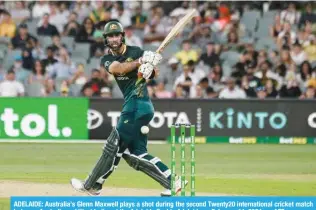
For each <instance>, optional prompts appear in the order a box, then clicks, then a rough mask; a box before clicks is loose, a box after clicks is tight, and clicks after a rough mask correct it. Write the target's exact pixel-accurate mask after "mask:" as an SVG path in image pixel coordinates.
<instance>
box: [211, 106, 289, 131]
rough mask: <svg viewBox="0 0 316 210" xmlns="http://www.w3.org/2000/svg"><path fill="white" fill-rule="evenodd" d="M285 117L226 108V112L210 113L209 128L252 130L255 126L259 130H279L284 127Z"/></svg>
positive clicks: (280, 114)
mask: <svg viewBox="0 0 316 210" xmlns="http://www.w3.org/2000/svg"><path fill="white" fill-rule="evenodd" d="M286 124H287V116H286V115H285V114H284V113H282V112H274V113H268V112H235V110H234V109H232V108H228V109H227V110H226V112H210V128H215V129H223V128H231V129H232V128H239V129H241V128H246V129H252V128H254V127H255V126H256V127H258V128H259V129H264V128H266V125H270V127H271V128H273V129H276V130H279V129H282V128H284V127H285V126H286Z"/></svg>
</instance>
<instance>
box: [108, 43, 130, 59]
mask: <svg viewBox="0 0 316 210" xmlns="http://www.w3.org/2000/svg"><path fill="white" fill-rule="evenodd" d="M109 50H110V53H111V54H112V55H113V56H115V54H114V53H113V51H112V50H111V49H109ZM126 50H127V46H126V45H125V44H123V52H122V54H120V55H124V54H125V53H126Z"/></svg>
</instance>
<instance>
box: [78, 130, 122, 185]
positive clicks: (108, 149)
mask: <svg viewBox="0 0 316 210" xmlns="http://www.w3.org/2000/svg"><path fill="white" fill-rule="evenodd" d="M119 140H120V138H119V134H118V132H117V130H116V128H113V130H112V132H111V133H110V136H109V137H108V138H107V140H106V142H105V144H104V146H103V152H102V155H101V157H100V159H99V160H98V162H97V164H96V165H95V167H94V168H93V170H92V172H91V173H90V175H89V176H88V178H87V179H86V180H85V184H84V188H85V189H86V190H89V189H91V188H92V187H93V186H94V185H95V183H96V182H98V183H100V182H101V183H103V182H104V179H102V178H103V177H106V175H107V174H108V173H109V172H111V171H113V170H114V169H115V160H116V157H119V156H120V155H118V151H119Z"/></svg>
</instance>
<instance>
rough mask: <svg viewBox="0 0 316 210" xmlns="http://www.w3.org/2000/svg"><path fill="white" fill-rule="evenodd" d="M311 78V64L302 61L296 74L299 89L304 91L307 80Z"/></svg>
mask: <svg viewBox="0 0 316 210" xmlns="http://www.w3.org/2000/svg"><path fill="white" fill-rule="evenodd" d="M311 78H312V66H311V64H310V63H309V62H308V61H304V62H303V63H302V64H301V66H300V72H299V73H298V74H296V79H297V81H298V83H299V86H300V89H301V90H303V91H305V89H306V88H307V84H308V80H310V79H311Z"/></svg>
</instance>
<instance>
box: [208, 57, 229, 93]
mask: <svg viewBox="0 0 316 210" xmlns="http://www.w3.org/2000/svg"><path fill="white" fill-rule="evenodd" d="M223 80H224V78H223V70H222V67H221V65H220V64H219V63H216V64H215V65H214V67H213V70H212V71H211V72H210V74H209V83H210V86H211V87H212V88H213V89H214V91H215V92H219V91H221V90H222V89H223V88H224V87H225V85H224V84H223Z"/></svg>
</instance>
